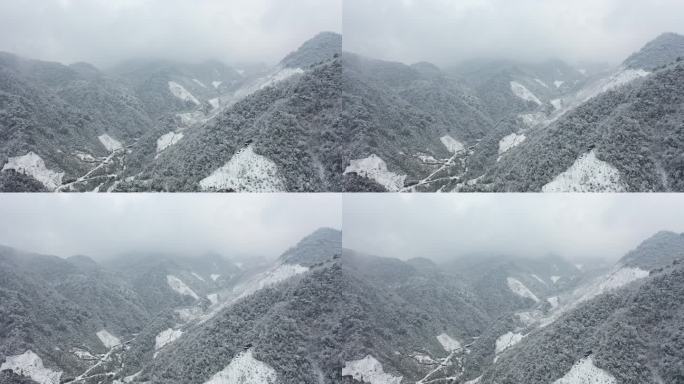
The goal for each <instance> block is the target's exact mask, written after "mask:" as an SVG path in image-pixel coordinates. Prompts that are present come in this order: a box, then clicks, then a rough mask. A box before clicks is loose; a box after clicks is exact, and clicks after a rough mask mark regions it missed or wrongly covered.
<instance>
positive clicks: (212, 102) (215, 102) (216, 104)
mask: <svg viewBox="0 0 684 384" xmlns="http://www.w3.org/2000/svg"><path fill="white" fill-rule="evenodd" d="M209 105H211V107H212V108H214V109H218V107H219V106H220V103H219V98H218V97H216V98H213V99H210V100H209Z"/></svg>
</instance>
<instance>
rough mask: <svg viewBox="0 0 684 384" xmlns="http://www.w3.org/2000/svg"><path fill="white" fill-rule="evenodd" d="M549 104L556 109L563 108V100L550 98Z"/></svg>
mask: <svg viewBox="0 0 684 384" xmlns="http://www.w3.org/2000/svg"><path fill="white" fill-rule="evenodd" d="M551 105H553V108H554V109H555V110H557V111H558V110H560V109H561V108H563V100H561V99H553V100H551Z"/></svg>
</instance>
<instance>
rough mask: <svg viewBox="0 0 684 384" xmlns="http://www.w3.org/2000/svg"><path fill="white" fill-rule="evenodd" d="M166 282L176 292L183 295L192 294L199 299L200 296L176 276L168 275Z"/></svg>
mask: <svg viewBox="0 0 684 384" xmlns="http://www.w3.org/2000/svg"><path fill="white" fill-rule="evenodd" d="M166 283H167V284H168V285H169V287H171V289H173V290H174V291H175V292H176V293H178V294H180V295H182V296H190V297H192V298H193V299H195V300H199V296H197V294H196V293H195V291H193V290H192V289H190V287H188V286H187V285H185V283H184V282H183V281H182V280H181V279H179V278H177V277H176V276H173V275H166Z"/></svg>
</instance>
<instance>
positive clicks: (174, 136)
mask: <svg viewBox="0 0 684 384" xmlns="http://www.w3.org/2000/svg"><path fill="white" fill-rule="evenodd" d="M182 138H183V132H178V133H176V132H169V133H167V134H164V135H162V136H161V137H160V138H158V139H157V153H160V152H162V151H163V150H165V149H166V148H168V147H170V146H172V145H174V144H176V143H177V142H179V141H180V139H182Z"/></svg>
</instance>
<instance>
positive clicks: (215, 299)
mask: <svg viewBox="0 0 684 384" xmlns="http://www.w3.org/2000/svg"><path fill="white" fill-rule="evenodd" d="M207 300H209V302H211V305H216V303H218V293H211V294H209V295H207Z"/></svg>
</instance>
